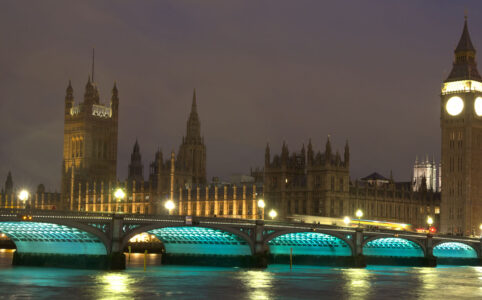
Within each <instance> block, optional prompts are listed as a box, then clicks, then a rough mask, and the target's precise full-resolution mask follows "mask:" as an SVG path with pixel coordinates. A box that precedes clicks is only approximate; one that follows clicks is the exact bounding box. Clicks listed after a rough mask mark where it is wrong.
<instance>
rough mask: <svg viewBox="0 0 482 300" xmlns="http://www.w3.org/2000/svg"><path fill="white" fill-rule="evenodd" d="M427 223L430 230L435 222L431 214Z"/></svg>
mask: <svg viewBox="0 0 482 300" xmlns="http://www.w3.org/2000/svg"><path fill="white" fill-rule="evenodd" d="M427 224H428V231H429V232H430V227H431V226H432V224H433V219H432V217H431V216H428V217H427Z"/></svg>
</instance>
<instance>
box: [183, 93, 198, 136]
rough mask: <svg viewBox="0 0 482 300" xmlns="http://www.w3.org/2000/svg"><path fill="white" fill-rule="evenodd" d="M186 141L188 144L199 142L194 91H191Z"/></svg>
mask: <svg viewBox="0 0 482 300" xmlns="http://www.w3.org/2000/svg"><path fill="white" fill-rule="evenodd" d="M186 140H187V141H188V142H190V143H200V142H201V123H200V122H199V116H198V114H197V103H196V89H194V91H193V96H192V105H191V113H190V115H189V119H188V120H187V131H186Z"/></svg>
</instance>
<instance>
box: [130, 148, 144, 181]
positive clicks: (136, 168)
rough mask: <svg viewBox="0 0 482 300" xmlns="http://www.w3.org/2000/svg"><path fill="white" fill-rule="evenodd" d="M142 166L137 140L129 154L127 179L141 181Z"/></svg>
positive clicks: (142, 176)
mask: <svg viewBox="0 0 482 300" xmlns="http://www.w3.org/2000/svg"><path fill="white" fill-rule="evenodd" d="M143 171H144V166H143V164H142V158H141V151H140V147H139V143H138V142H137V139H136V143H135V144H134V148H133V149H132V154H131V162H130V164H129V170H128V179H129V180H135V181H136V182H141V181H143V180H144V175H143Z"/></svg>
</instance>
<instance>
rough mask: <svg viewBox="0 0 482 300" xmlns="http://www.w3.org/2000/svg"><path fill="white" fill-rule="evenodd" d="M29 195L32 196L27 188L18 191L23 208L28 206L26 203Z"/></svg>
mask: <svg viewBox="0 0 482 300" xmlns="http://www.w3.org/2000/svg"><path fill="white" fill-rule="evenodd" d="M29 197H30V193H29V192H28V191H27V190H26V189H23V190H21V191H20V193H18V199H20V200H21V201H22V202H23V208H26V206H27V204H26V203H27V200H28V198H29Z"/></svg>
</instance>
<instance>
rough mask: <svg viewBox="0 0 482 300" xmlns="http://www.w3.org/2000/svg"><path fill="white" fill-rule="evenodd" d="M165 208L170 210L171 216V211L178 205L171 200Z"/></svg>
mask: <svg viewBox="0 0 482 300" xmlns="http://www.w3.org/2000/svg"><path fill="white" fill-rule="evenodd" d="M164 207H165V208H166V209H167V210H169V214H171V211H172V210H173V209H174V207H176V205H175V204H174V201H172V200H169V201H167V202H166V204H164Z"/></svg>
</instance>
